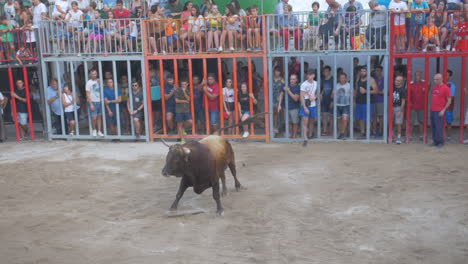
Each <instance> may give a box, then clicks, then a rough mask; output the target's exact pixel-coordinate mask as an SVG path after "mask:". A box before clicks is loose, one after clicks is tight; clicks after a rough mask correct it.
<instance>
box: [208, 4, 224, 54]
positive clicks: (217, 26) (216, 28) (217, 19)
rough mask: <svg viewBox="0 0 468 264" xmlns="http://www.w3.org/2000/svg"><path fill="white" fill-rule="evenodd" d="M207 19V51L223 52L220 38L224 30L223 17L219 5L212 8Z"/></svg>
mask: <svg viewBox="0 0 468 264" xmlns="http://www.w3.org/2000/svg"><path fill="white" fill-rule="evenodd" d="M206 18H207V20H208V28H207V31H208V41H207V51H223V48H222V45H221V44H222V43H220V37H221V33H222V30H223V24H222V16H221V14H220V13H219V10H218V6H217V5H213V6H212V7H211V12H210V13H209V14H208V16H207V17H206ZM213 44H214V47H213Z"/></svg>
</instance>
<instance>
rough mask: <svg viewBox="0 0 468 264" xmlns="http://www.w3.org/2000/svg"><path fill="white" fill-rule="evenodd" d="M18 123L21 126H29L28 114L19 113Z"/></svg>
mask: <svg viewBox="0 0 468 264" xmlns="http://www.w3.org/2000/svg"><path fill="white" fill-rule="evenodd" d="M18 123H19V124H20V125H23V126H24V125H27V124H28V113H18Z"/></svg>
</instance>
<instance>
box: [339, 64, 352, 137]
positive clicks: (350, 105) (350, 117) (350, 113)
mask: <svg viewBox="0 0 468 264" xmlns="http://www.w3.org/2000/svg"><path fill="white" fill-rule="evenodd" d="M335 65H336V56H335ZM349 68H350V71H349V76H350V77H349V83H350V84H351V85H350V86H351V91H350V92H351V99H350V102H349V138H350V139H354V107H355V103H354V90H357V87H355V86H356V82H354V68H353V63H350V65H349ZM335 74H336V66H335Z"/></svg>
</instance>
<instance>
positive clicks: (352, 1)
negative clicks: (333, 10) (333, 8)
mask: <svg viewBox="0 0 468 264" xmlns="http://www.w3.org/2000/svg"><path fill="white" fill-rule="evenodd" d="M350 6H354V7H355V8H356V10H355V11H354V12H358V13H360V12H361V11H362V10H363V9H364V7H363V6H362V4H361V2H359V1H356V0H349V1H348V2H347V3H345V4H344V5H343V9H344V10H348V7H350Z"/></svg>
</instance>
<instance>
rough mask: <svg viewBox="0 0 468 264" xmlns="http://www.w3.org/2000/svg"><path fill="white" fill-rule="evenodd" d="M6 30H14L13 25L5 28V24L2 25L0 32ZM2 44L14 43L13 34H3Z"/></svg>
mask: <svg viewBox="0 0 468 264" xmlns="http://www.w3.org/2000/svg"><path fill="white" fill-rule="evenodd" d="M4 29H13V26H12V25H8V26H5V25H4V24H1V25H0V30H4ZM1 36H2V42H13V33H12V32H3V33H2V35H1Z"/></svg>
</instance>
